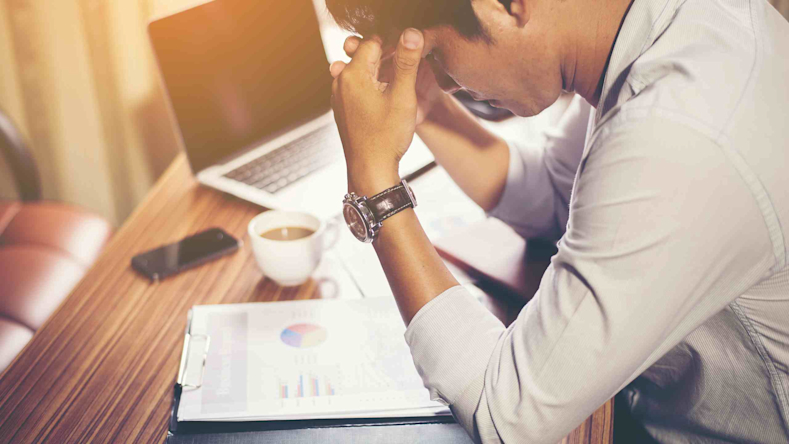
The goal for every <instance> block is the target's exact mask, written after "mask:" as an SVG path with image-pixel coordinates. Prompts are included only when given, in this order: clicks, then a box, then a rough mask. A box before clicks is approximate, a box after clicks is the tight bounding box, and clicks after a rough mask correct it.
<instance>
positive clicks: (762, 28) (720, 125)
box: [618, 0, 789, 135]
mask: <svg viewBox="0 0 789 444" xmlns="http://www.w3.org/2000/svg"><path fill="white" fill-rule="evenodd" d="M763 3H764V2H763V1H762V0H700V1H694V2H685V3H684V4H683V5H682V6H681V7H680V8H678V10H677V11H676V13H675V16H674V17H673V19H672V20H671V23H670V24H669V25H668V26H667V27H666V28H665V29H664V30H663V31H662V33H661V34H660V35H659V36H658V37H656V38H655V39H654V41H652V43H651V44H650V45H645V48H644V49H643V52H642V53H641V55H640V56H639V57H638V58H637V59H636V60H635V61H634V62H633V64H632V65H631V66H630V69H629V72H628V73H627V76H626V78H625V84H624V85H623V86H622V89H621V91H619V94H618V96H619V100H618V103H619V105H620V106H621V107H623V108H627V109H634V108H642V107H649V108H659V109H661V110H663V112H666V113H673V114H675V115H676V116H682V117H684V118H685V119H686V121H687V123H688V124H692V125H695V126H696V127H697V129H699V130H705V129H706V130H707V131H709V132H710V133H713V134H717V135H719V134H721V133H722V132H724V131H726V129H727V125H729V124H731V123H734V124H737V122H732V116H734V115H735V114H736V113H737V112H738V110H739V109H741V108H742V107H743V106H748V105H749V104H752V105H754V106H756V107H758V106H761V104H760V103H759V102H758V100H760V99H759V97H758V92H759V91H760V90H762V91H763V90H765V89H770V88H775V89H785V79H784V80H783V81H781V80H779V79H780V77H781V76H775V75H769V74H770V72H783V71H785V70H786V69H789V64H787V62H786V61H780V60H774V57H771V56H770V54H769V48H770V47H772V43H774V42H772V40H787V42H786V44H789V39H787V37H786V33H785V32H776V31H780V30H775V29H772V28H771V27H770V26H767V25H766V23H767V22H768V21H769V19H770V17H769V15H770V12H772V13H774V12H775V11H768V10H766V9H765V6H766V7H767V8H769V5H765V4H763ZM755 10H759V11H755ZM787 27H789V25H787ZM765 74H767V75H765ZM757 83H758V88H754V85H755V84H757ZM769 83H774V85H769Z"/></svg>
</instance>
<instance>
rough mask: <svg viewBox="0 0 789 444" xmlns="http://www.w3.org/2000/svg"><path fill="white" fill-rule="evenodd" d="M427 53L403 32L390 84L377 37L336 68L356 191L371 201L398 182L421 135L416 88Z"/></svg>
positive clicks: (413, 33)
mask: <svg viewBox="0 0 789 444" xmlns="http://www.w3.org/2000/svg"><path fill="white" fill-rule="evenodd" d="M423 48H424V38H423V37H422V33H421V32H419V31H418V30H416V29H407V30H406V31H405V32H403V34H402V35H401V36H400V39H399V41H398V43H397V47H396V48H395V50H394V56H393V60H392V65H393V74H392V78H391V82H390V83H389V84H387V83H385V82H382V81H381V80H379V74H380V71H381V66H382V55H383V54H382V48H381V40H380V39H379V38H378V37H372V38H368V39H365V40H364V41H362V42H361V43H360V44H359V45H358V48H357V49H356V50H355V52H354V57H353V60H352V61H351V62H350V63H349V64H348V65H347V66H344V64H342V62H335V63H334V64H333V65H332V67H331V71H332V74H333V75H334V74H336V75H335V79H334V83H333V84H332V107H333V108H334V112H335V119H336V120H337V127H338V128H339V131H340V136H341V138H342V142H343V148H344V150H345V159H346V161H347V164H348V184H349V187H350V188H351V191H355V192H357V193H360V194H367V195H372V194H375V193H377V192H380V191H383V190H384V189H385V188H388V187H390V186H393V185H396V184H397V182H398V181H399V174H398V165H399V162H400V159H401V158H402V157H403V155H404V154H405V152H406V151H407V150H408V147H409V146H410V145H411V141H412V140H413V137H414V131H415V129H416V118H417V94H416V82H417V75H418V72H419V65H420V62H421V61H422V51H423ZM378 188H380V189H378Z"/></svg>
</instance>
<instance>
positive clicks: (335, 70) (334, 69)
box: [329, 61, 347, 79]
mask: <svg viewBox="0 0 789 444" xmlns="http://www.w3.org/2000/svg"><path fill="white" fill-rule="evenodd" d="M346 66H347V65H346V64H345V62H340V61H337V62H334V63H332V64H331V65H330V66H329V72H330V73H331V76H332V77H334V78H335V79H336V78H337V77H339V76H340V74H342V71H343V70H344V69H345V67H346Z"/></svg>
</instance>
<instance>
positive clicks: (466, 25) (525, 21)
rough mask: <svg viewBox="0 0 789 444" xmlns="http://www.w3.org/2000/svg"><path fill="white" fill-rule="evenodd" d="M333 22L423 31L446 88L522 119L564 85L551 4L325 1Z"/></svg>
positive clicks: (375, 30) (389, 32)
mask: <svg viewBox="0 0 789 444" xmlns="http://www.w3.org/2000/svg"><path fill="white" fill-rule="evenodd" d="M326 3H327V6H328V9H329V11H330V12H331V13H332V15H334V17H335V19H336V20H337V22H338V23H339V24H340V25H341V26H343V27H345V28H347V29H350V30H353V31H355V32H357V33H359V34H361V35H362V36H371V35H379V36H381V37H383V38H384V39H385V40H386V39H387V38H391V37H392V36H397V35H399V33H400V32H401V31H402V30H403V29H405V28H407V27H413V28H417V29H420V30H422V32H423V34H424V36H425V56H426V57H427V60H428V61H429V62H430V65H431V67H432V68H433V72H434V73H435V76H436V80H437V81H438V83H439V85H440V86H441V87H442V89H444V91H447V92H452V91H453V90H457V89H458V88H463V89H466V90H468V92H469V93H470V94H471V95H472V96H474V97H475V98H477V99H479V100H491V101H492V103H493V104H494V105H496V106H501V107H505V108H508V109H510V110H512V111H513V112H514V113H515V114H518V115H521V116H531V115H534V114H537V113H539V112H540V111H542V110H543V109H545V108H546V107H548V106H549V105H550V104H552V103H553V102H554V101H555V100H556V98H557V97H558V96H559V94H560V92H561V90H562V87H563V77H562V72H561V61H562V60H561V57H562V49H563V38H562V37H563V35H562V32H563V31H564V30H565V27H566V26H561V24H559V23H556V20H555V18H556V16H557V15H558V14H557V12H556V8H557V7H558V6H555V5H557V4H560V3H562V2H559V1H556V0H429V1H423V0H327V2H326Z"/></svg>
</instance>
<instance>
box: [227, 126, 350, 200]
mask: <svg viewBox="0 0 789 444" xmlns="http://www.w3.org/2000/svg"><path fill="white" fill-rule="evenodd" d="M335 139H336V141H335ZM339 146H340V142H339V137H338V136H337V130H336V129H335V127H334V125H326V126H324V127H321V128H319V129H317V130H315V131H313V132H311V133H309V134H306V135H304V136H303V137H301V138H299V139H296V140H294V141H293V142H290V143H288V144H287V145H283V146H282V147H280V148H277V149H276V150H274V151H271V152H269V153H267V154H265V155H263V156H261V157H258V158H257V159H255V160H253V161H251V162H249V163H247V164H244V165H241V166H240V167H238V168H236V169H235V170H233V171H230V172H229V173H227V174H225V176H224V177H227V178H229V179H233V180H236V181H238V182H242V183H245V184H247V185H251V186H253V187H255V188H258V189H261V190H264V191H266V192H268V193H276V192H277V191H280V190H282V189H283V188H285V187H287V186H288V185H290V184H292V183H294V182H296V181H298V180H299V179H301V178H303V177H304V176H306V175H308V174H310V173H312V172H314V171H317V170H319V169H320V168H323V167H324V166H326V165H329V164H330V163H333V162H334V161H336V160H338V159H339V158H340V157H341V156H342V150H341V149H338V147H339Z"/></svg>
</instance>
